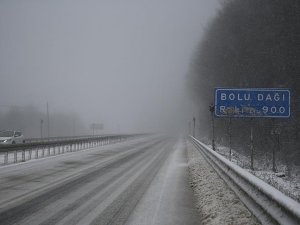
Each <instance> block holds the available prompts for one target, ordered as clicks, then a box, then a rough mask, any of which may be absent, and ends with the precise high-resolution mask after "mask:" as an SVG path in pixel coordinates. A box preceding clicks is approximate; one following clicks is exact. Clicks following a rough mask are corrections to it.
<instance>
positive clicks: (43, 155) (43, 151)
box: [42, 148, 45, 158]
mask: <svg viewBox="0 0 300 225" xmlns="http://www.w3.org/2000/svg"><path fill="white" fill-rule="evenodd" d="M44 157H45V148H43V150H42V158H44Z"/></svg>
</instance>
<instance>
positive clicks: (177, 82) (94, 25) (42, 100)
mask: <svg viewBox="0 0 300 225" xmlns="http://www.w3.org/2000/svg"><path fill="white" fill-rule="evenodd" d="M217 7H218V3H217V0H155V1H154V0H152V1H146V0H122V1H121V0H95V1H92V0H82V1H79V0H70V1H67V0H49V1H39V0H35V1H34V0H26V1H23V0H6V1H4V0H1V1H0V37H1V38H0V77H1V82H0V96H1V98H0V110H1V105H21V106H25V105H34V106H36V107H38V108H39V109H40V110H42V111H45V110H46V102H47V101H48V102H49V106H50V113H55V112H59V111H62V112H76V113H78V114H79V115H80V116H81V117H82V118H83V120H84V121H85V122H86V123H87V124H89V123H92V122H98V123H104V126H105V127H106V129H107V131H117V129H118V127H119V128H120V132H140V131H144V132H148V131H177V130H180V129H186V128H187V124H188V120H189V119H190V117H191V116H193V114H194V113H195V112H194V109H193V105H192V103H191V102H190V100H189V98H188V94H187V91H186V82H185V75H186V73H187V72H188V69H189V65H190V61H191V58H192V56H193V54H194V52H195V49H196V46H197V45H198V43H199V42H200V40H201V36H202V35H203V32H204V31H205V27H206V26H207V23H208V22H209V18H212V17H213V16H214V13H215V11H216V8H217Z"/></svg>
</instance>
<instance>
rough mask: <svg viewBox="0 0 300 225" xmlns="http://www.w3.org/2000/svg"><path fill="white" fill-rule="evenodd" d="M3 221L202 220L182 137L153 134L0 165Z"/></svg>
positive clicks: (0, 218) (140, 224) (0, 214)
mask: <svg viewBox="0 0 300 225" xmlns="http://www.w3.org/2000/svg"><path fill="white" fill-rule="evenodd" d="M0 221H1V224H3V225H4V224H22V225H25V224H30V225H34V224H43V225H46V224H72V225H73V224H80V225H83V224H95V225H96V224H100V225H105V224H127V225H130V224H138V225H144V224H145V225H146V224H147V225H148V224H149V225H150V224H153V225H154V224H155V225H160V224H164V225H168V224H170V225H171V224H172V225H176V224H178V225H179V224H180V225H181V224H191V225H194V224H199V223H200V219H199V218H198V215H197V213H196V211H195V209H194V202H193V193H192V190H191V189H190V187H189V186H188V181H187V163H186V155H185V150H184V147H183V145H182V142H181V141H179V140H178V139H176V138H166V137H157V136H156V137H153V136H152V137H148V138H140V139H137V140H131V141H128V142H125V143H119V144H114V145H110V146H105V147H98V148H95V149H90V150H84V151H79V152H74V153H69V154H66V155H60V156H55V157H49V158H45V159H40V160H36V161H30V162H26V163H23V164H19V165H10V166H5V167H2V168H1V170H0Z"/></svg>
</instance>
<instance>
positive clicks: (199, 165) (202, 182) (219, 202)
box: [187, 142, 259, 225]
mask: <svg viewBox="0 0 300 225" xmlns="http://www.w3.org/2000/svg"><path fill="white" fill-rule="evenodd" d="M187 152H188V160H189V172H190V178H191V180H190V182H191V186H192V187H193V190H194V193H195V195H196V206H197V208H198V210H199V212H200V214H201V217H202V221H201V222H202V224H204V225H228V224H231V225H243V224H245V225H246V224H247V225H254V224H255V225H256V224H259V222H258V221H257V219H256V218H255V217H254V216H253V215H252V214H251V213H250V212H249V210H248V209H247V208H246V207H245V206H244V204H243V203H242V202H241V201H240V200H239V198H238V197H237V196H236V195H235V194H234V192H233V191H232V190H231V189H230V188H229V187H228V186H227V185H226V183H225V182H224V181H223V180H222V178H220V177H219V175H218V174H217V173H216V172H215V171H214V169H213V168H212V167H211V166H210V165H209V164H208V163H207V162H206V160H205V159H204V158H203V157H202V155H201V154H200V153H199V152H198V151H197V150H196V149H195V147H194V146H193V145H192V144H191V143H190V142H187Z"/></svg>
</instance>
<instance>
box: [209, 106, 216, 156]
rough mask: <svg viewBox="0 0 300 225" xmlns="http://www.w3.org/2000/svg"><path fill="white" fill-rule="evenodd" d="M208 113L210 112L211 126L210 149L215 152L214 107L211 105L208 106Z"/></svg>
mask: <svg viewBox="0 0 300 225" xmlns="http://www.w3.org/2000/svg"><path fill="white" fill-rule="evenodd" d="M209 111H210V112H211V126H212V141H211V142H212V143H211V146H212V149H213V150H214V151H216V146H215V120H214V113H215V106H214V105H211V106H209Z"/></svg>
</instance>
